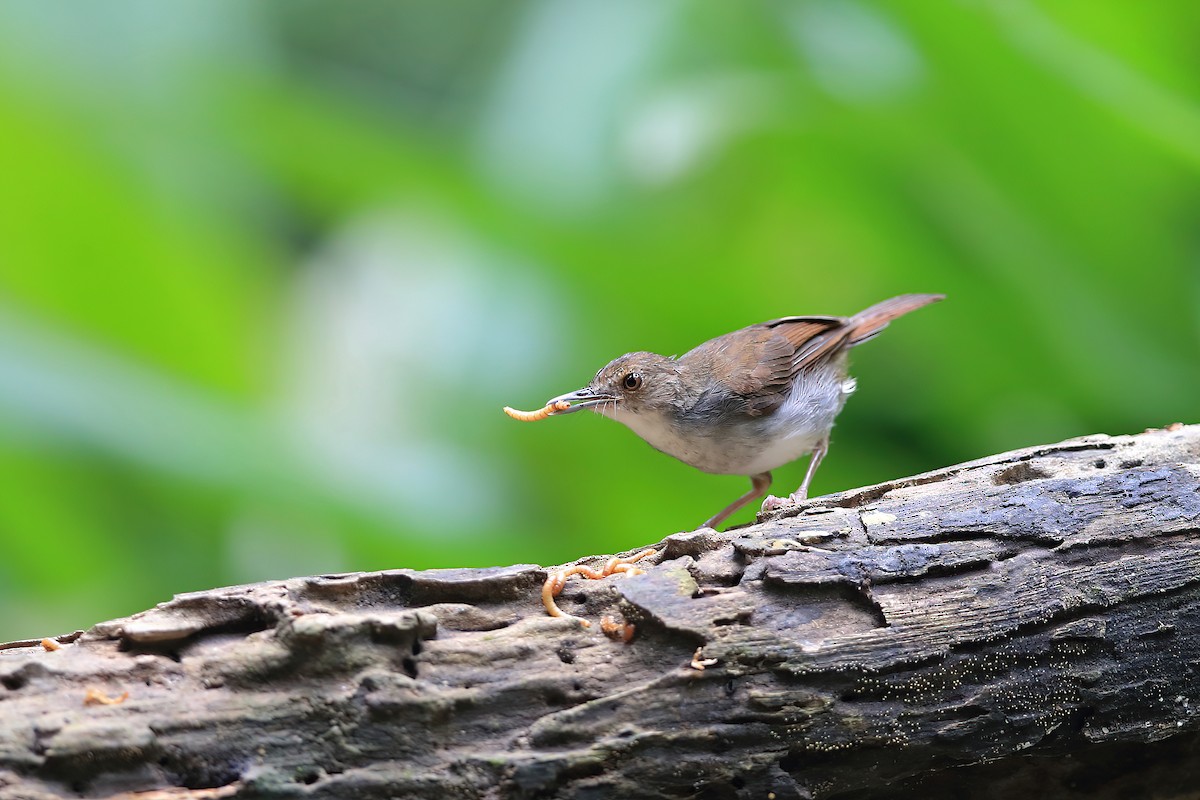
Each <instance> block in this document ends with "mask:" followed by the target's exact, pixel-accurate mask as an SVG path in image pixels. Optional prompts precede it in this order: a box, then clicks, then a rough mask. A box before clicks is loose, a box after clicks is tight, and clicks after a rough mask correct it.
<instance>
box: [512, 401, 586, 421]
mask: <svg viewBox="0 0 1200 800" xmlns="http://www.w3.org/2000/svg"><path fill="white" fill-rule="evenodd" d="M570 407H571V404H570V403H569V402H567V401H566V400H559V401H558V402H557V403H547V404H546V406H545V407H544V408H539V409H538V410H537V411H518V410H517V409H515V408H509V407H508V406H505V407H504V413H505V414H508V415H509V416H510V417H512V418H513V419H515V420H520V421H521V422H537V421H538V420H539V419H545V418H546V417H548V416H550V415H551V414H553V413H554V412H555V411H566V410H567V409H568V408H570Z"/></svg>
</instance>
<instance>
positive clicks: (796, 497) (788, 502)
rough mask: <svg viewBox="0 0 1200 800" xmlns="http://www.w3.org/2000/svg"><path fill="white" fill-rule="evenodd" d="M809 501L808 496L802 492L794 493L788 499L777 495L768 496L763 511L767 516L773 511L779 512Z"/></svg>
mask: <svg viewBox="0 0 1200 800" xmlns="http://www.w3.org/2000/svg"><path fill="white" fill-rule="evenodd" d="M807 499H808V496H807V494H802V493H800V492H792V493H791V494H789V495H787V496H786V497H776V496H775V495H773V494H770V495H767V498H766V499H765V500H763V504H762V509H761V511H762V513H764V514H767V513H769V512H771V511H778V510H779V509H781V508H790V507H792V506H796V505H799V504H800V503H803V502H804V501H805V500H807Z"/></svg>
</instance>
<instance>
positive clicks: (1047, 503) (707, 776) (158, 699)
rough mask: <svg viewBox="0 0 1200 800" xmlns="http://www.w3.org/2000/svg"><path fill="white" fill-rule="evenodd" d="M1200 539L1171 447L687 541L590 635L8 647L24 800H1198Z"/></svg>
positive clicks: (348, 624)
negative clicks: (612, 625)
mask: <svg viewBox="0 0 1200 800" xmlns="http://www.w3.org/2000/svg"><path fill="white" fill-rule="evenodd" d="M1198 531H1200V426H1190V427H1182V426H1172V429H1168V430H1161V431H1148V432H1147V433H1145V434H1142V435H1138V436H1132V437H1111V438H1110V437H1106V436H1093V437H1087V438H1083V439H1076V440H1071V441H1067V442H1063V443H1061V444H1056V445H1048V446H1044V447H1038V448H1032V449H1028V450H1023V451H1018V452H1014V453H1007V454H1004V455H1000V456H995V457H992V458H987V459H983V460H980V461H976V462H972V463H969V464H963V465H959V466H956V467H952V468H949V469H945V470H941V471H937V472H933V473H928V474H925V475H919V476H915V477H912V478H906V479H903V480H899V481H895V482H892V483H888V484H883V485H880V486H874V487H869V488H865V489H859V490H855V491H851V492H845V493H842V494H837V495H830V496H827V497H821V498H815V499H814V500H812V501H810V502H809V503H808V504H806V505H805V506H804V507H802V508H801V509H795V510H789V511H786V512H784V513H781V514H777V515H774V516H772V517H770V518H766V519H764V520H762V521H760V523H759V524H756V525H753V526H749V527H744V528H741V529H738V530H731V531H728V532H725V533H716V532H714V531H708V530H702V531H699V532H694V533H685V534H676V535H673V536H669V537H667V538H666V539H665V540H664V541H663V542H661V543H660V548H661V553H660V555H659V556H657V557H655V558H653V559H650V561H651V562H656V563H653V565H649V564H647V565H646V566H647V567H648V571H647V572H646V574H643V575H637V576H632V577H613V578H609V579H605V580H602V581H585V580H581V579H579V578H572V579H571V580H570V581H569V582H568V584H567V587H566V590H565V591H564V592H563V594H562V595H561V596H560V598H559V600H560V604H561V605H562V606H563V608H564V610H566V611H568V612H570V613H573V614H578V615H580V616H582V617H585V618H587V619H591V620H594V621H596V622H597V624H594V625H593V626H592V627H591V628H583V627H581V626H580V625H579V624H578V623H576V622H573V621H571V620H566V619H553V618H550V617H547V616H546V615H545V613H544V611H543V610H542V607H541V604H540V601H539V592H540V588H541V584H542V582H543V581H544V579H545V578H546V575H547V570H546V569H544V568H542V567H538V566H532V565H518V566H512V567H505V568H496V569H482V570H440V571H425V572H417V571H412V570H389V571H384V572H376V573H358V574H351V575H329V576H313V577H307V578H296V579H292V580H287V581H275V582H269V583H261V584H255V585H251V586H240V587H232V588H225V589H216V590H212V591H207V592H198V593H193V594H186V595H180V596H178V597H176V598H175V599H173V600H171V601H170V602H167V603H163V604H161V605H159V606H158V607H157V608H154V609H151V610H149V611H146V612H143V613H141V614H136V615H134V616H132V617H129V618H127V619H122V620H115V621H112V622H107V623H103V624H101V625H97V626H95V627H93V628H92V629H91V630H89V631H87V632H84V633H81V634H74V635H72V636H70V637H61V638H60V640H59V641H61V642H63V644H62V645H61V647H60V648H59V649H57V650H53V651H50V650H46V649H44V648H43V646H42V644H41V643H40V642H26V643H11V644H10V645H4V646H2V648H0V797H3V798H60V797H80V796H82V797H113V796H119V797H142V798H143V800H155V799H156V798H174V797H180V798H183V797H192V798H201V797H246V798H252V797H254V798H282V797H316V798H385V797H430V798H444V797H460V798H525V797H528V798H535V797H536V798H541V797H546V798H549V797H554V798H606V797H614V798H640V797H649V798H682V797H699V798H767V797H774V798H779V799H780V800H782V799H783V798H807V797H817V798H854V799H855V800H864V799H865V798H883V797H888V798H895V797H909V796H912V797H918V796H919V797H922V798H951V797H955V798H958V797H1019V796H1022V797H1046V798H1057V797H1081V798H1082V797H1089V798H1094V797H1163V798H1168V797H1169V798H1183V797H1194V796H1197V791H1196V788H1195V787H1200V682H1198V681H1197V675H1196V673H1197V671H1198V670H1200V638H1198V637H1200V535H1198ZM585 561H586V562H587V563H590V564H592V565H594V566H599V565H600V564H602V563H603V559H601V558H595V559H586V560H585ZM606 614H607V615H612V616H614V617H615V618H616V619H617V620H618V621H620V622H626V621H627V622H630V623H632V624H633V625H635V626H636V628H635V632H634V636H633V639H632V641H631V642H630V643H624V642H622V641H620V640H613V639H610V638H608V637H606V636H605V635H604V633H603V632H601V630H600V626H599V624H598V622H599V619H600V617H601V616H602V615H606ZM698 647H702V653H701V657H702V658H703V659H715V664H713V665H711V666H709V667H708V668H706V669H703V670H699V669H695V668H693V667H692V666H691V662H692V659H693V656H694V654H695V651H696V649H697V648H698ZM89 690H95V691H98V692H100V693H102V694H103V695H105V696H106V697H108V698H109V699H116V698H119V697H120V696H121V695H122V693H123V692H126V691H128V692H129V697H128V699H127V700H125V701H124V702H121V703H116V704H112V705H103V704H89V705H85V703H84V700H85V697H86V695H87V693H88V692H89ZM189 790H191V791H189ZM127 792H147V794H122V793H127Z"/></svg>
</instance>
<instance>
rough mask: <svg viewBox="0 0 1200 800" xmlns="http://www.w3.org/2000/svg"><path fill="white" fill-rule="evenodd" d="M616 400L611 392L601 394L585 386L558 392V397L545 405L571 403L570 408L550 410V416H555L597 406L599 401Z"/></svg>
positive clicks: (611, 401)
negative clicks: (576, 389)
mask: <svg viewBox="0 0 1200 800" xmlns="http://www.w3.org/2000/svg"><path fill="white" fill-rule="evenodd" d="M616 400H617V398H615V397H613V396H612V395H611V394H601V393H600V392H597V391H595V390H594V389H589V388H588V387H586V386H585V387H584V388H582V389H580V390H579V391H576V392H567V393H566V394H560V395H559V396H558V397H554V398H551V399H550V400H547V401H546V402H547V405H550V404H553V403H560V402H567V403H570V404H571V407H570V408H565V409H563V410H562V411H552V412H550V416H552V417H557V416H559V415H561V414H572V413H574V412H576V411H582V410H583V409H585V408H591V407H592V406H598V405H600V404H601V403H615V402H616Z"/></svg>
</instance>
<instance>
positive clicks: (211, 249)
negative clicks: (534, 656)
mask: <svg viewBox="0 0 1200 800" xmlns="http://www.w3.org/2000/svg"><path fill="white" fill-rule="evenodd" d="M1198 41H1200V6H1198V5H1197V4H1195V3H1193V2H1166V0H1164V1H1163V2H1154V3H1130V2H1125V3H1096V2H1057V3H1050V2H1045V3H1034V2H1025V1H1023V0H995V1H994V2H989V1H988V0H973V1H964V2H928V0H899V1H898V2H889V3H869V2H859V1H856V0H810V1H808V2H799V1H797V2H720V1H713V0H704V1H702V2H648V1H647V0H603V2H598V1H596V0H588V1H585V0H536V1H534V2H529V1H525V2H521V1H518V2H509V3H472V2H466V0H453V1H449V0H440V1H439V2H425V3H412V2H407V3H406V2H382V1H381V2H355V3H320V2H304V1H299V0H292V1H291V2H263V3H247V2H242V1H241V0H186V1H185V0H176V1H174V2H169V3H164V2H158V0H142V1H141V2H128V1H121V0H118V1H117V2H109V3H102V4H98V3H84V2H67V3H45V2H38V1H36V0H28V1H26V2H8V3H4V4H3V5H0V548H2V551H0V640H2V639H8V638H17V637H28V636H43V635H49V634H55V633H60V632H63V631H68V630H72V629H74V628H77V627H86V626H88V625H90V624H92V623H94V622H97V621H100V620H103V619H107V618H110V617H114V616H118V615H124V614H128V613H132V612H134V611H137V610H140V609H142V608H145V607H148V606H149V605H151V604H153V603H155V602H158V601H162V600H165V599H167V598H169V597H170V596H171V595H172V594H173V593H175V592H182V591H188V590H195V589H202V588H207V587H211V586H215V585H222V584H229V583H238V582H246V581H253V580H262V579H267V578H282V577H288V576H293V575H301V574H309V573H320V572H336V571H346V570H373V569H384V568H393V567H433V566H452V565H453V566H469V565H490V564H505V563H513V562H537V563H559V562H563V561H567V560H570V559H573V558H576V557H578V556H581V555H584V554H589V553H594V552H612V551H615V550H622V549H630V548H634V547H638V546H639V545H642V544H645V543H648V542H652V541H656V540H658V539H659V538H660V537H661V536H663V535H665V534H668V533H671V532H673V531H678V530H684V529H690V528H692V527H694V526H695V525H697V524H698V523H699V522H700V521H701V520H703V519H705V518H706V517H707V516H708V515H710V514H711V513H713V512H714V511H715V510H716V509H717V508H719V507H721V506H722V505H724V504H725V503H726V502H728V501H729V500H730V499H732V498H733V497H734V496H736V495H738V494H740V493H741V492H742V491H743V490H744V489H745V488H746V486H747V483H746V481H745V480H744V479H742V478H737V477H728V476H724V477H723V476H712V475H705V474H702V473H699V472H697V471H694V470H692V469H690V468H688V467H685V466H683V465H682V464H679V463H677V462H675V461H673V460H671V459H669V458H668V457H666V456H663V455H660V454H658V453H655V452H654V451H652V450H651V449H650V448H649V447H647V446H646V445H645V444H644V443H642V442H641V441H640V440H638V439H637V438H636V437H635V436H634V435H633V434H631V433H630V432H629V431H627V430H625V429H623V428H622V427H620V426H619V425H616V424H615V423H612V422H610V421H608V420H603V419H600V418H598V417H594V416H592V415H583V414H581V415H576V416H571V417H567V418H565V419H557V420H550V421H547V422H543V423H540V424H537V425H522V424H518V423H515V422H512V421H511V420H508V419H507V418H505V417H504V416H503V415H502V414H501V413H500V410H499V409H500V406H502V405H506V404H510V405H515V406H518V407H522V408H535V407H537V406H539V405H540V404H541V403H542V402H544V400H545V399H546V398H547V397H550V396H552V395H555V394H559V393H561V392H566V391H569V390H573V389H575V388H578V387H579V386H581V385H582V384H584V383H586V381H587V380H588V379H589V378H590V377H591V375H592V374H593V373H594V372H595V371H596V369H597V368H599V367H600V366H602V365H603V364H604V363H605V362H607V361H608V360H609V359H611V358H613V357H615V356H617V355H620V354H622V353H624V352H627V351H630V350H640V349H649V350H654V351H657V352H661V353H665V354H672V353H681V352H683V351H685V350H687V349H689V348H690V347H692V346H693V345H695V344H697V343H699V342H701V341H703V340H705V339H708V338H710V337H712V336H715V335H718V334H721V333H724V332H726V331H729V330H732V329H734V328H738V327H741V326H744V325H747V324H750V323H753V322H758V321H761V320H764V319H769V318H772V317H776V316H782V315H788V314H805V313H810V314H813V313H815V314H849V313H853V312H855V311H858V310H859V309H861V308H863V307H865V306H867V305H869V304H871V303H874V302H876V301H878V300H881V299H883V298H885V297H888V296H891V295H893V294H899V293H904V292H945V293H946V294H947V295H949V299H948V300H947V301H946V302H945V303H942V304H939V305H937V306H933V307H931V308H928V309H923V310H921V311H919V312H917V313H916V314H913V315H912V316H911V317H907V318H905V319H903V320H901V321H900V322H898V323H896V324H895V325H893V326H892V327H891V328H890V329H889V330H888V331H887V332H886V333H885V334H884V335H883V336H881V337H880V338H879V339H878V340H876V341H873V342H872V343H870V344H869V345H867V346H865V347H863V348H861V349H859V350H857V351H856V352H855V374H856V375H857V377H858V378H859V392H858V394H857V395H856V396H855V397H854V398H853V399H852V400H851V402H850V403H849V405H848V406H847V408H846V410H845V412H844V413H843V414H842V416H841V417H840V419H839V424H838V427H837V429H836V430H835V432H834V441H833V446H832V449H831V452H830V455H829V457H828V459H827V460H826V462H825V465H824V466H823V467H822V469H821V471H820V473H819V474H818V476H817V479H816V482H815V485H814V492H815V493H818V494H819V493H824V492H829V491H835V490H839V489H845V488H850V487H853V486H858V485H863V484H869V483H872V482H877V481H881V480H885V479H888V478H893V477H898V476H902V475H905V474H909V473H913V472H915V471H921V470H927V469H933V468H936V467H940V466H944V465H948V464H952V463H955V462H957V461H961V460H965V459H970V458H974V457H979V456H983V455H986V454H989V453H992V452H997V451H1001V450H1006V449H1011V448H1016V447H1021V446H1024V445H1030V444H1036V443H1041V442H1046V441H1054V440H1058V439H1063V438H1067V437H1071V436H1078V435H1083V434H1090V433H1095V432H1110V433H1125V432H1136V431H1140V430H1142V429H1143V428H1146V427H1148V426H1160V425H1163V424H1165V423H1169V422H1173V421H1176V420H1182V421H1185V422H1195V421H1197V414H1196V406H1197V397H1200V313H1198V311H1197V308H1198V307H1200V182H1198V181H1197V172H1198V170H1200V105H1198V104H1197V100H1198V99H1200V48H1197V46H1196V42H1198ZM803 469H804V463H803V462H799V463H797V464H794V465H792V466H790V467H787V468H784V469H780V470H778V471H777V472H776V481H777V483H776V487H775V488H776V490H777V491H780V492H782V491H789V490H790V489H792V488H794V487H795V485H796V484H798V483H799V481H800V478H801V476H802V474H803ZM749 518H750V513H749V512H748V511H747V512H743V513H742V514H741V515H739V516H738V517H737V518H736V519H735V521H736V522H741V521H745V520H747V519H749Z"/></svg>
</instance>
